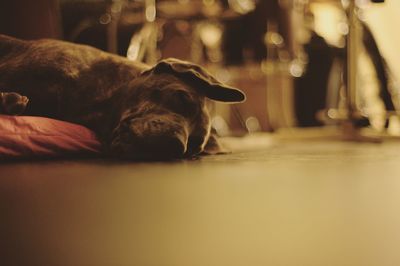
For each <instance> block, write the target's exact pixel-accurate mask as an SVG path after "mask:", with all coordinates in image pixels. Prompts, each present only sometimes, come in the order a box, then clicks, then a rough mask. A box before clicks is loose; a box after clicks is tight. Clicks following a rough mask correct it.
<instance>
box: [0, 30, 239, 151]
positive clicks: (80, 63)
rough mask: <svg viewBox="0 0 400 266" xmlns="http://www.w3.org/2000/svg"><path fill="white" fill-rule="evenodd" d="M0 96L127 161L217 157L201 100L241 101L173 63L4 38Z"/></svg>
mask: <svg viewBox="0 0 400 266" xmlns="http://www.w3.org/2000/svg"><path fill="white" fill-rule="evenodd" d="M0 88H2V90H3V91H5V92H16V93H19V94H21V95H26V96H27V97H28V98H29V99H30V102H29V105H28V106H27V107H26V110H25V113H26V114H28V115H36V116H46V117H51V118H55V119H60V120H65V121H69V122H73V123H78V124H82V125H84V126H86V127H88V128H90V129H92V130H94V131H95V132H96V133H97V135H98V137H99V139H100V140H101V141H102V143H103V145H104V148H105V151H106V152H109V153H111V154H113V155H116V156H119V157H123V158H130V159H168V158H181V157H186V156H188V157H190V156H193V155H196V154H199V153H201V152H203V151H204V150H205V149H209V150H214V151H215V149H218V147H217V142H216V141H215V139H214V138H212V137H210V118H209V114H208V111H207V107H206V97H207V98H209V99H213V100H217V101H223V102H241V101H243V100H244V99H245V96H244V94H243V93H242V92H241V91H240V90H238V89H235V88H231V87H228V86H226V85H223V84H221V83H220V82H218V81H217V80H216V79H215V78H213V77H212V76H211V75H210V74H208V73H207V72H206V71H205V70H204V69H203V68H201V67H199V66H197V65H194V64H191V63H188V62H184V61H180V60H177V59H166V60H163V61H160V62H159V63H158V64H156V65H155V66H154V67H149V66H147V65H144V64H142V63H138V62H132V61H129V60H127V59H125V58H123V57H119V56H116V55H112V54H108V53H105V52H102V51H100V50H98V49H95V48H92V47H88V46H84V45H77V44H72V43H67V42H62V41H56V40H37V41H22V40H18V39H15V38H11V37H8V36H4V35H0Z"/></svg>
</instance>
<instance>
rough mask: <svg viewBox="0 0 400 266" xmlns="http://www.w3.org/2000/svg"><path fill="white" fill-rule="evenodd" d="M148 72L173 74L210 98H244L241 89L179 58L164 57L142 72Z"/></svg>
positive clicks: (231, 101) (225, 99)
mask: <svg viewBox="0 0 400 266" xmlns="http://www.w3.org/2000/svg"><path fill="white" fill-rule="evenodd" d="M148 72H153V73H155V74H157V73H170V74H173V75H175V76H177V77H179V78H180V79H182V80H184V81H185V82H187V83H189V84H190V85H191V86H193V87H194V88H195V89H196V90H197V91H198V92H199V93H201V94H204V95H205V96H206V97H208V98H210V99H212V100H216V101H221V102H229V103H234V102H243V101H244V100H245V99H246V96H245V94H244V93H243V92H242V91H240V90H239V89H236V88H233V87H230V86H227V85H225V84H223V83H221V82H219V81H218V80H217V79H216V78H214V77H213V76H212V75H211V74H210V73H208V72H207V70H205V69H204V68H202V67H201V66H199V65H196V64H192V63H189V62H186V61H182V60H179V59H175V58H169V59H164V60H162V61H160V62H159V63H158V64H156V65H155V66H154V67H153V68H151V69H149V70H147V71H145V72H144V73H148Z"/></svg>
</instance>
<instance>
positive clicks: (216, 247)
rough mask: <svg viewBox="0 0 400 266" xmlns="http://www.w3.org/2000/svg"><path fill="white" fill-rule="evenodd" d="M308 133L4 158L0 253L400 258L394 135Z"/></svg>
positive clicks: (180, 258) (398, 145) (133, 258)
mask: <svg viewBox="0 0 400 266" xmlns="http://www.w3.org/2000/svg"><path fill="white" fill-rule="evenodd" d="M320 133H321V132H320ZM313 134H314V133H312V132H311V131H308V132H306V133H304V131H302V132H299V131H296V132H295V135H296V136H297V137H290V135H291V134H288V133H283V132H282V133H280V134H266V135H254V136H250V137H247V138H245V139H240V140H238V139H225V140H224V141H225V144H227V145H230V147H231V148H232V150H233V151H234V152H233V153H231V154H226V155H220V156H209V157H205V158H202V159H200V160H193V161H178V162H170V163H128V162H107V161H104V160H87V161H49V162H41V163H38V162H25V163H13V164H2V165H0V173H1V180H0V197H1V201H0V203H5V204H1V205H0V206H2V211H1V212H2V214H1V215H2V217H1V220H2V222H1V223H2V225H3V226H2V227H1V229H0V230H2V231H1V232H0V234H1V235H2V242H3V243H4V244H5V245H4V247H5V248H2V252H5V253H4V256H3V255H2V258H3V259H2V261H6V262H7V264H6V265H12V264H15V265H27V264H29V265H33V264H37V265H185V266H186V265H293V266H298V265H325V266H326V265H328V266H329V265H332V266H333V265H360V266H361V265H380V266H382V265H383V266H385V265H400V254H399V253H398V243H399V242H400V230H399V224H400V212H399V202H400V141H396V140H387V141H384V142H382V143H380V144H377V143H354V142H343V141H340V140H339V139H338V138H336V137H333V135H330V134H326V132H324V133H323V134H316V135H313ZM311 135H312V137H309V136H311Z"/></svg>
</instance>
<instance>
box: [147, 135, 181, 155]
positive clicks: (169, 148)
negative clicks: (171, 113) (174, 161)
mask: <svg viewBox="0 0 400 266" xmlns="http://www.w3.org/2000/svg"><path fill="white" fill-rule="evenodd" d="M142 150H143V153H144V154H149V155H151V156H152V157H155V158H156V157H160V158H180V157H182V156H183V155H184V154H185V152H186V143H184V142H183V141H182V140H180V139H179V138H177V137H165V136H162V137H149V138H146V140H145V142H144V145H143V147H142Z"/></svg>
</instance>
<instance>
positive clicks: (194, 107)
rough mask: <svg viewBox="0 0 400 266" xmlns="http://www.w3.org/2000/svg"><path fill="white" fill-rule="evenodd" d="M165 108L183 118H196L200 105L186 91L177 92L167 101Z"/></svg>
mask: <svg viewBox="0 0 400 266" xmlns="http://www.w3.org/2000/svg"><path fill="white" fill-rule="evenodd" d="M165 106H166V107H167V108H168V109H170V110H172V111H173V112H176V113H178V114H181V115H183V116H187V117H188V116H195V115H196V114H197V113H198V111H199V110H198V109H199V107H198V103H197V102H196V101H194V100H193V98H192V97H191V96H190V95H189V94H188V93H186V92H184V91H175V92H173V93H172V95H171V96H170V97H168V98H167V99H166V101H165Z"/></svg>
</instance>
